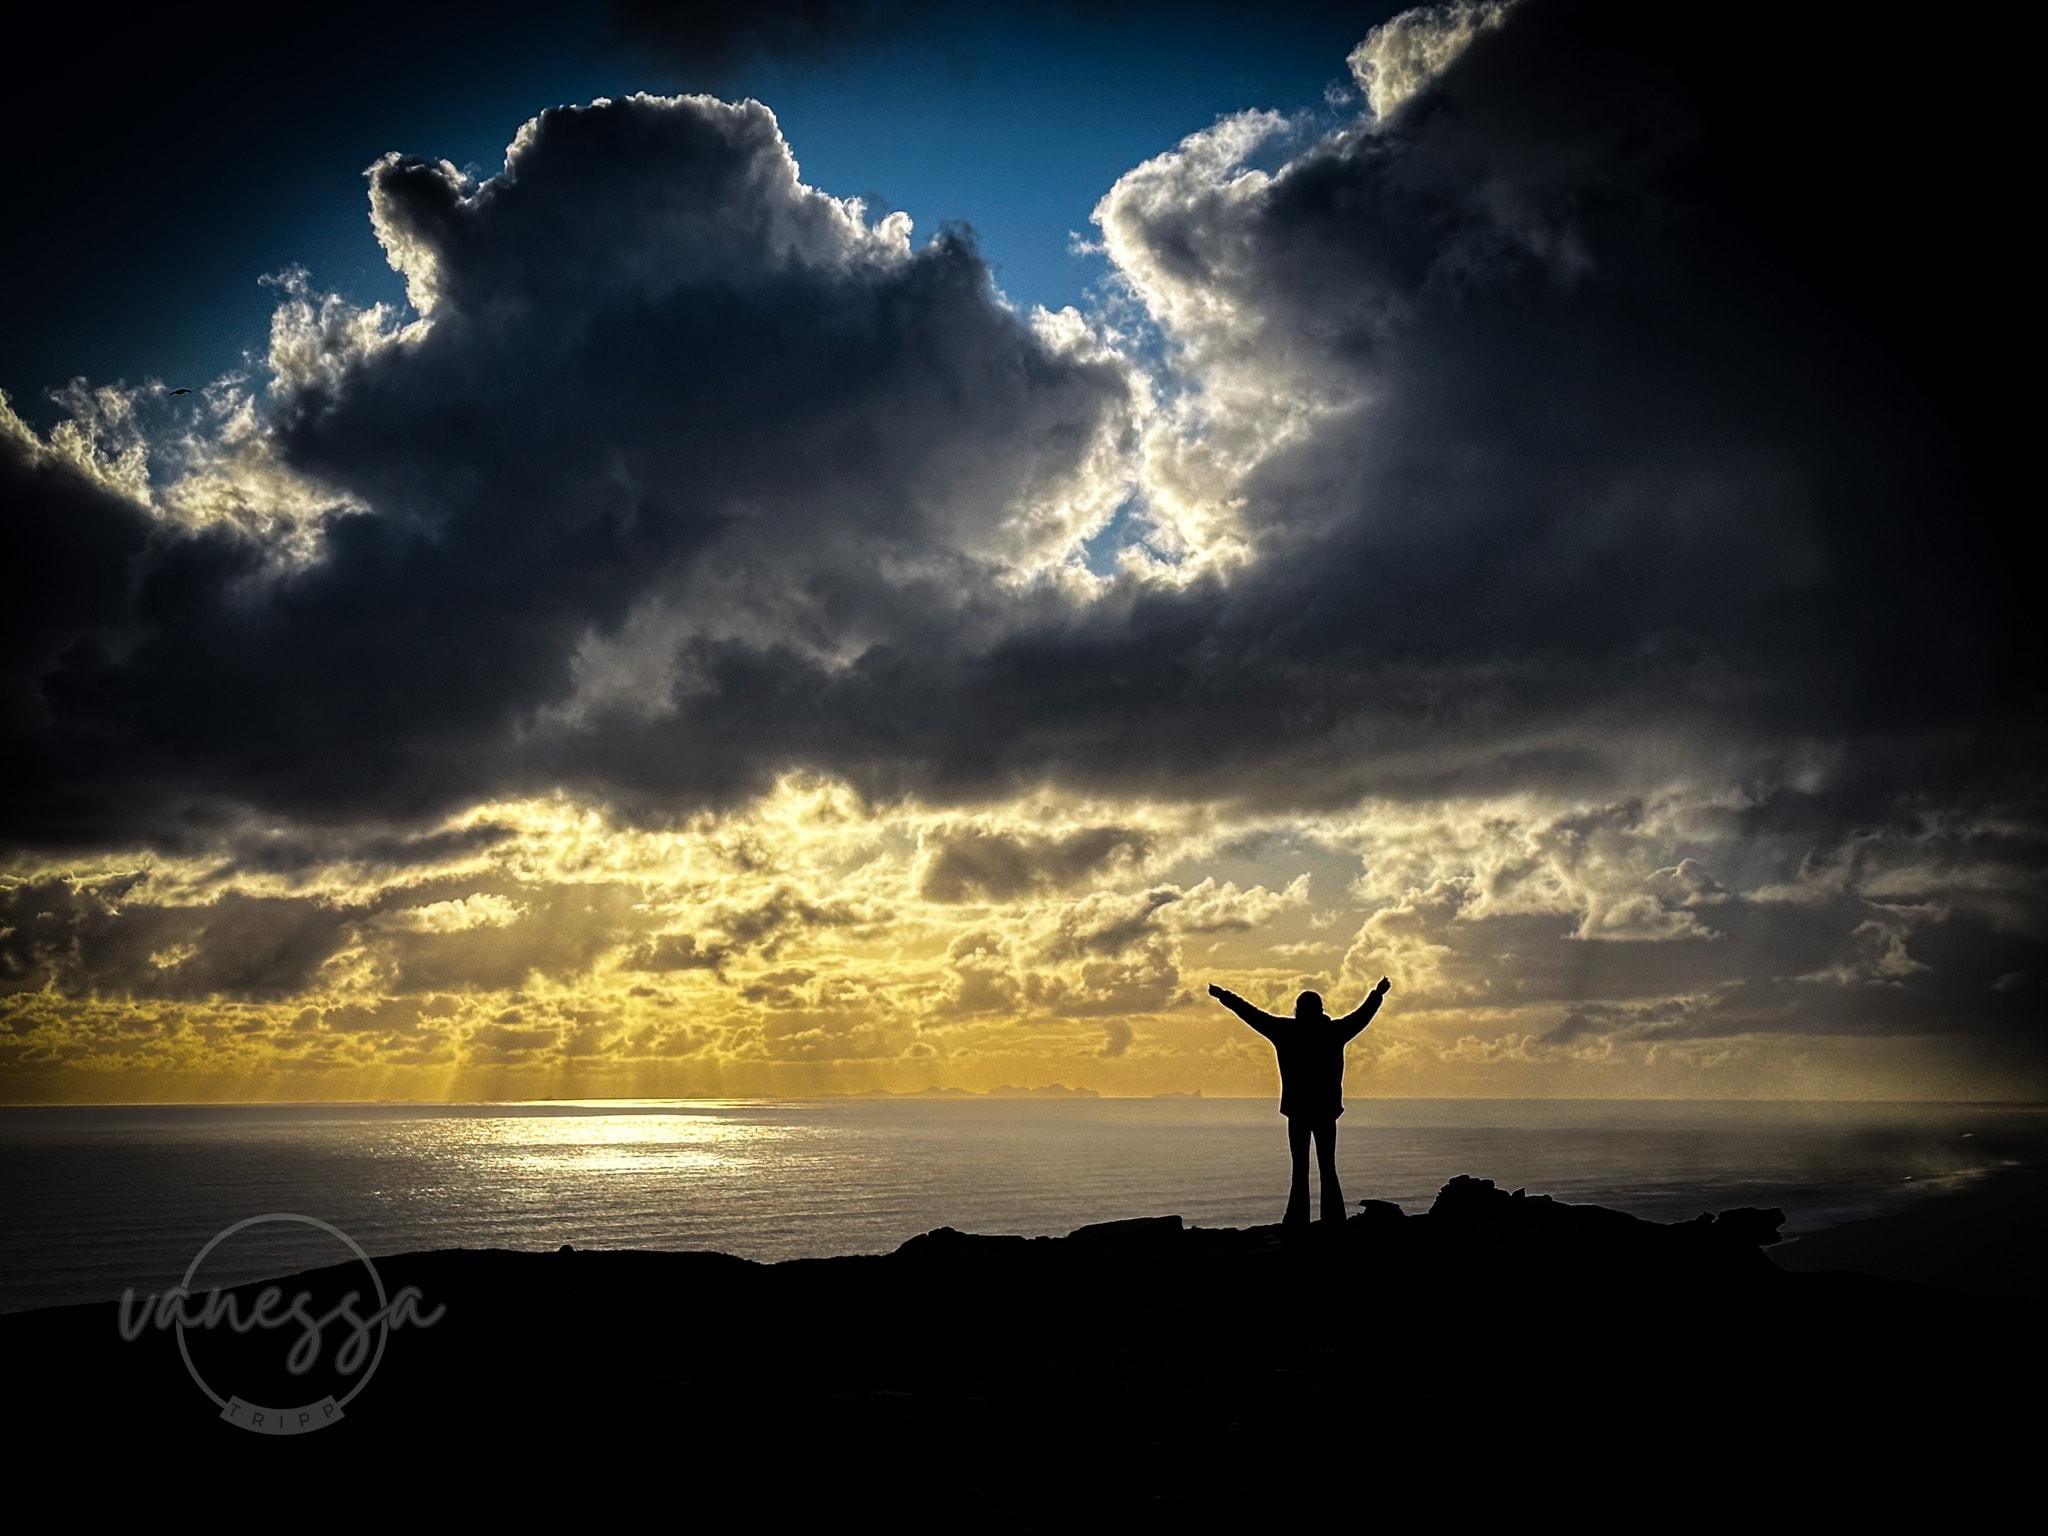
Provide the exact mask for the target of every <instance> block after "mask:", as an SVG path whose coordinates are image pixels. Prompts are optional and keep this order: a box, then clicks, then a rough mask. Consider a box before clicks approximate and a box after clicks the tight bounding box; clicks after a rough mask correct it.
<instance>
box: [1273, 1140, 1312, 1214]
mask: <svg viewBox="0 0 2048 1536" xmlns="http://www.w3.org/2000/svg"><path fill="white" fill-rule="evenodd" d="M1308 1138H1309V1125H1308V1121H1306V1120H1304V1119H1300V1118H1298V1117H1297V1116H1294V1115H1289V1116H1288V1117H1287V1152H1288V1155H1289V1156H1290V1157H1291V1158H1293V1160H1294V1182H1293V1183H1292V1184H1291V1185H1290V1186H1289V1187H1288V1190H1287V1214H1286V1215H1285V1216H1283V1217H1281V1218H1280V1219H1281V1220H1282V1221H1283V1222H1285V1223H1286V1224H1287V1225H1288V1226H1290V1227H1294V1226H1306V1225H1307V1224H1308Z"/></svg>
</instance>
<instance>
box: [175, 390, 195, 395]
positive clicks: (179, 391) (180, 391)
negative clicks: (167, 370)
mask: <svg viewBox="0 0 2048 1536" xmlns="http://www.w3.org/2000/svg"><path fill="white" fill-rule="evenodd" d="M171 393H172V394H174V395H189V394H191V393H192V391H191V390H189V389H174V390H172V391H171Z"/></svg>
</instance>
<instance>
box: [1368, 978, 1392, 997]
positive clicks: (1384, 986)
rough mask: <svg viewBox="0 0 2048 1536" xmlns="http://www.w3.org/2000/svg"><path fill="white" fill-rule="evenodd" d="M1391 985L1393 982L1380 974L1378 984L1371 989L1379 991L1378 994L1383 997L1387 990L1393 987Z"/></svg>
mask: <svg viewBox="0 0 2048 1536" xmlns="http://www.w3.org/2000/svg"><path fill="white" fill-rule="evenodd" d="M1393 985H1394V984H1393V983H1392V982H1391V981H1389V980H1387V978H1386V977H1384V976H1382V977H1381V978H1380V984H1379V985H1378V986H1376V987H1374V988H1373V991H1375V992H1377V993H1379V994H1380V996H1382V997H1384V996H1386V995H1387V993H1388V992H1389V991H1391V990H1392V989H1393Z"/></svg>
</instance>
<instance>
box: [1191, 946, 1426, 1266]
mask: <svg viewBox="0 0 2048 1536" xmlns="http://www.w3.org/2000/svg"><path fill="white" fill-rule="evenodd" d="M1391 985H1393V984H1392V983H1391V982H1389V981H1388V980H1387V978H1386V977H1384V976H1382V977H1381V978H1380V984H1379V985H1378V986H1376V987H1374V988H1373V989H1372V991H1371V992H1370V993H1369V994H1368V995H1367V997H1366V999H1365V1001H1364V1002H1362V1003H1360V1004H1359V1005H1358V1007H1357V1008H1356V1009H1354V1010H1353V1011H1352V1012H1350V1013H1347V1014H1345V1015H1344V1017H1343V1018H1341V1019H1333V1018H1331V1017H1330V1016H1329V1015H1328V1014H1327V1013H1325V1012H1323V998H1322V994H1321V993H1319V992H1304V993H1302V994H1301V996H1299V997H1297V998H1296V999H1295V1000H1294V1017H1293V1018H1291V1019H1286V1018H1282V1017H1281V1016H1280V1015H1278V1014H1276V1013H1266V1012H1263V1011H1262V1010H1260V1009H1257V1008H1254V1007H1253V1006H1252V1005H1251V1004H1250V1003H1248V1002H1246V1001H1245V1000H1244V999H1243V998H1241V997H1239V996H1238V995H1237V994H1236V993H1235V992H1226V991H1225V990H1224V989H1223V988H1221V987H1217V986H1212V987H1210V988H1209V995H1210V996H1211V997H1213V998H1215V999H1216V1001H1217V1002H1219V1003H1221V1004H1222V1005H1223V1006H1224V1007H1226V1008H1228V1009H1229V1010H1230V1011H1231V1012H1232V1013H1234V1014H1236V1015H1237V1016H1238V1017H1239V1018H1240V1019H1243V1020H1244V1021H1245V1023H1247V1024H1249V1025H1251V1027H1252V1028H1253V1029H1256V1030H1257V1031H1258V1032H1259V1033H1260V1034H1262V1035H1264V1036H1265V1037H1266V1038H1267V1039H1268V1040H1270V1041H1272V1042H1273V1052H1274V1054H1275V1055H1277V1056H1278V1057H1279V1058H1280V1113H1281V1114H1283V1115H1285V1116H1286V1117H1287V1150H1288V1152H1289V1154H1290V1155H1291V1156H1292V1157H1293V1159H1294V1182H1293V1184H1292V1186H1291V1187H1290V1188H1289V1190H1288V1192H1287V1214H1286V1215H1285V1216H1284V1217H1282V1218H1281V1220H1283V1221H1284V1222H1286V1224H1287V1225H1288V1226H1299V1225H1303V1224H1305V1223H1306V1222H1307V1221H1308V1144H1309V1138H1310V1137H1314V1138H1315V1144H1316V1162H1317V1164H1318V1165H1319V1166H1320V1167H1321V1168H1322V1171H1323V1220H1325V1221H1342V1220H1343V1219H1344V1191H1343V1190H1342V1189H1341V1188H1339V1187H1338V1184H1337V1117H1338V1116H1339V1115H1341V1114H1343V1113H1344V1047H1345V1046H1346V1045H1347V1044H1348V1043H1349V1042H1350V1040H1351V1037H1352V1036H1354V1035H1356V1034H1357V1033H1358V1032H1359V1031H1360V1030H1362V1029H1364V1028H1365V1026H1366V1025H1368V1024H1370V1023H1371V1022H1372V1016H1373V1015H1374V1014H1376V1013H1378V1012H1379V1011H1380V1000H1381V999H1382V998H1384V997H1385V996H1386V995H1387V989H1388V987H1390V986H1391Z"/></svg>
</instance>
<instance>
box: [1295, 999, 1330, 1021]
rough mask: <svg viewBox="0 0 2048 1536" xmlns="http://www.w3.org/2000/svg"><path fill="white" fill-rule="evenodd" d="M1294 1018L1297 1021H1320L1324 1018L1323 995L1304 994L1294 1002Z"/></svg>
mask: <svg viewBox="0 0 2048 1536" xmlns="http://www.w3.org/2000/svg"><path fill="white" fill-rule="evenodd" d="M1294 1016H1295V1017H1296V1018H1297V1019H1320V1018H1321V1017H1322V1016H1323V994H1322V993H1320V992H1304V993H1302V994H1301V996H1299V997H1297V998H1296V999H1295V1000H1294Z"/></svg>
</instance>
